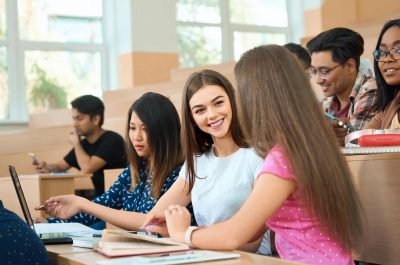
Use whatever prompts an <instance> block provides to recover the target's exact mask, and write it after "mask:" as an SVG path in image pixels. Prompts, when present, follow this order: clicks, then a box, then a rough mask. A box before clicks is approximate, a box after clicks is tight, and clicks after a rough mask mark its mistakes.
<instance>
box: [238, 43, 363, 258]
mask: <svg viewBox="0 0 400 265" xmlns="http://www.w3.org/2000/svg"><path fill="white" fill-rule="evenodd" d="M235 76H236V80H237V82H238V95H237V96H238V106H239V113H240V119H241V123H242V125H243V128H244V132H245V135H246V137H247V138H246V139H248V140H249V142H250V145H251V146H254V147H255V149H256V151H257V153H258V154H259V155H261V156H263V157H265V156H266V155H267V154H268V153H269V151H270V150H271V148H273V147H274V146H275V145H279V146H280V147H282V148H283V150H285V154H286V155H287V157H288V160H289V161H290V164H291V166H292V170H293V172H294V174H295V176H296V177H297V179H296V180H297V185H298V188H299V192H300V194H301V195H302V196H303V198H304V200H305V203H306V205H307V206H308V208H309V209H310V211H311V213H313V214H315V215H316V217H317V218H318V220H319V221H320V225H321V228H322V230H324V231H327V232H328V233H330V234H331V235H332V236H333V237H335V238H336V239H337V240H338V241H339V242H341V243H342V246H343V248H344V249H346V250H351V248H354V250H359V249H358V248H357V247H358V246H359V242H360V238H362V235H363V221H362V219H363V218H362V208H361V203H360V201H359V198H358V196H357V192H356V190H355V187H354V184H353V182H352V179H351V174H350V170H349V168H348V165H347V163H346V161H345V160H344V157H343V155H342V154H340V152H339V150H338V147H337V145H336V139H335V136H334V133H333V130H332V128H330V126H329V123H328V122H327V121H326V119H325V118H324V116H323V113H322V110H321V108H320V106H319V104H318V102H317V100H316V98H315V96H314V93H313V91H312V88H311V85H310V82H309V80H308V79H307V77H306V75H305V74H304V71H303V70H302V69H301V67H300V65H299V64H298V63H297V62H296V58H295V57H294V56H293V55H292V54H291V53H290V52H289V51H288V50H287V49H286V48H284V47H281V46H278V45H265V46H260V47H256V48H254V49H251V50H249V51H247V52H246V53H244V54H243V55H242V57H241V58H240V60H239V61H238V63H237V64H236V66H235ZM339 194H340V195H339ZM361 241H362V240H361Z"/></svg>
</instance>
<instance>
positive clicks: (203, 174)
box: [144, 70, 270, 254]
mask: <svg viewBox="0 0 400 265" xmlns="http://www.w3.org/2000/svg"><path fill="white" fill-rule="evenodd" d="M182 146H183V152H184V154H185V159H186V161H185V164H184V165H183V167H182V170H181V172H180V173H179V178H178V179H177V181H176V182H175V183H174V185H173V186H172V187H171V189H170V190H169V191H168V192H167V193H166V194H165V195H164V196H163V197H162V198H161V199H160V201H159V202H158V203H157V204H156V206H155V207H154V208H153V209H152V210H151V212H150V214H149V216H148V217H147V218H146V222H145V223H144V226H148V225H149V224H151V223H155V222H156V223H158V222H163V220H164V216H163V214H162V212H163V211H164V210H165V209H166V208H167V207H168V206H169V205H171V204H179V205H182V206H186V205H187V204H188V203H189V202H190V201H191V202H192V205H193V212H194V217H195V219H196V222H197V224H198V225H200V226H206V225H210V224H214V223H217V222H221V221H224V220H226V219H228V218H230V217H231V216H232V215H233V214H235V213H236V211H237V210H238V209H239V208H240V207H241V206H242V204H243V203H244V201H245V200H246V198H247V196H248V195H249V194H250V192H251V191H252V189H253V185H254V179H255V177H256V176H257V174H258V172H259V170H260V168H261V165H262V163H263V159H262V158H261V157H260V156H259V155H257V153H256V152H255V150H254V149H253V148H248V143H247V142H246V141H245V138H244V136H243V132H242V128H241V126H240V123H239V120H238V112H237V107H236V101H235V91H234V89H233V87H232V85H231V83H230V82H229V81H228V80H227V79H226V78H225V77H224V76H223V75H221V74H219V73H218V72H215V71H212V70H203V71H200V72H196V73H193V74H192V75H191V76H190V77H189V79H188V80H187V82H186V85H185V89H184V92H183V97H182ZM160 213H161V216H159V214H160ZM164 224H165V223H164ZM162 228H163V227H162V225H160V224H159V225H157V226H154V225H153V226H152V227H147V229H148V230H151V231H152V232H159V233H160V232H161V233H162ZM258 228H259V229H260V230H262V232H265V230H266V229H265V228H263V225H260V226H259V227H258ZM160 229H161V230H160ZM261 239H263V241H262V244H261V247H260V248H259V244H260V242H261ZM248 242H251V244H247V243H248ZM241 247H244V248H242V249H246V250H249V251H256V250H257V249H258V251H259V252H261V253H263V254H269V253H270V246H269V236H268V233H265V235H264V236H263V235H262V233H261V234H260V236H259V237H258V238H257V239H253V240H249V241H247V242H243V244H242V245H241Z"/></svg>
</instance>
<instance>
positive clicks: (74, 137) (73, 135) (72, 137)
mask: <svg viewBox="0 0 400 265" xmlns="http://www.w3.org/2000/svg"><path fill="white" fill-rule="evenodd" d="M80 140H81V139H80V136H79V134H78V133H77V132H76V130H75V129H74V130H72V131H71V132H70V133H69V135H68V142H69V143H70V144H72V145H73V146H76V145H77V144H79V143H80Z"/></svg>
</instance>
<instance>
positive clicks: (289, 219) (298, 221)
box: [260, 147, 354, 265]
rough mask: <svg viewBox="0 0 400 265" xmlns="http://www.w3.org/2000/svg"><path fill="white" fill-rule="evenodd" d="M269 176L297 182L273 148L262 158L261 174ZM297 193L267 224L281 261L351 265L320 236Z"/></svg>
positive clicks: (349, 259)
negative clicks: (272, 233)
mask: <svg viewBox="0 0 400 265" xmlns="http://www.w3.org/2000/svg"><path fill="white" fill-rule="evenodd" d="M262 173H270V174H272V175H275V176H278V177H280V178H283V179H288V180H296V179H297V178H296V176H295V175H293V172H292V169H291V165H290V163H289V161H288V160H287V158H286V155H285V154H284V152H283V150H282V148H279V147H274V148H273V149H271V151H270V152H269V154H268V155H267V157H266V158H265V161H264V165H263V167H262V169H261V172H260V174H262ZM302 202H303V200H302V197H301V194H300V193H299V190H297V189H296V190H295V191H294V192H293V193H292V194H291V195H290V196H289V197H288V198H287V199H286V201H285V202H284V203H283V204H282V206H281V207H280V208H279V209H278V210H277V211H276V212H275V213H274V214H273V215H272V216H271V217H270V218H269V220H267V222H266V224H267V226H268V227H269V228H270V229H271V230H272V231H274V232H275V234H276V235H275V244H276V249H277V251H278V253H279V256H280V257H281V258H283V259H287V260H293V261H299V262H304V263H309V264H335V265H336V264H338V265H339V264H343V265H349V264H354V262H353V259H352V257H351V253H347V252H345V251H344V250H343V249H342V248H341V247H340V245H339V244H338V243H337V242H335V241H334V240H333V239H332V238H331V237H330V236H329V235H327V234H326V233H324V232H322V231H321V230H320V228H319V222H318V220H317V219H316V217H315V216H314V215H312V214H310V212H309V211H308V210H307V208H306V207H305V205H304V203H302Z"/></svg>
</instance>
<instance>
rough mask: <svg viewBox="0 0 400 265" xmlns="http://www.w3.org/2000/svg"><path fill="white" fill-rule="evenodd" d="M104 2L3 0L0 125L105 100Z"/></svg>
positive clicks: (0, 16)
mask: <svg viewBox="0 0 400 265" xmlns="http://www.w3.org/2000/svg"><path fill="white" fill-rule="evenodd" d="M103 1H105V0H85V1H81V0H68V1H65V0H0V122H1V121H2V122H7V121H26V120H27V118H28V113H32V112H38V111H45V110H49V109H55V108H66V107H68V106H69V102H70V101H71V100H73V99H74V98H75V97H77V96H80V95H83V94H93V95H96V96H101V94H102V89H103V87H107V85H108V84H107V81H108V78H107V74H106V73H107V68H106V67H105V66H104V65H103V64H104V63H103V61H104V58H105V44H104V42H103V35H104V26H103Z"/></svg>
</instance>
